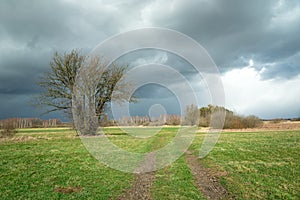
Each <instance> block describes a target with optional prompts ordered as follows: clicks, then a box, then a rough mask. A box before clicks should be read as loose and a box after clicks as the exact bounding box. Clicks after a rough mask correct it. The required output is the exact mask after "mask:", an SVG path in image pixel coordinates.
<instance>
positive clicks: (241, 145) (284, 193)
mask: <svg viewBox="0 0 300 200" xmlns="http://www.w3.org/2000/svg"><path fill="white" fill-rule="evenodd" d="M177 129H178V128H176V127H168V128H164V129H163V130H162V131H160V132H159V133H158V134H156V135H155V136H153V137H149V138H143V139H136V138H133V137H131V136H128V135H126V134H124V133H123V132H122V131H121V130H119V129H117V128H109V129H106V133H107V134H109V138H110V139H111V141H113V142H114V143H115V144H116V145H118V146H120V147H122V148H124V149H127V150H130V151H134V152H149V151H152V150H154V149H158V148H161V147H163V146H164V145H165V144H167V143H168V142H170V141H171V140H172V138H173V137H174V135H175V134H176V130H177ZM204 136H205V133H201V132H199V133H197V135H196V138H195V140H194V142H193V144H192V145H191V146H190V150H191V151H194V154H195V155H196V154H197V153H198V152H199V148H200V146H201V143H202V141H203V138H204ZM299 160H300V131H272V132H271V131H270V132H254V133H222V135H221V136H220V139H219V141H218V143H217V144H216V146H215V148H214V149H213V151H212V152H211V153H210V154H209V155H208V156H207V157H206V158H204V159H201V160H200V162H201V163H202V164H204V165H205V166H206V167H207V168H209V169H210V171H211V172H212V173H213V174H215V175H216V176H217V177H218V179H219V180H220V182H221V184H222V185H223V186H224V187H225V188H226V189H227V190H228V192H229V194H230V198H235V199H300V192H299V191H300V190H299V188H300V164H299ZM0 172H1V173H0V199H114V198H116V197H117V196H119V195H120V194H122V193H123V192H124V191H126V190H128V189H130V187H131V183H132V182H133V181H134V179H135V175H133V174H130V173H123V172H119V171H117V170H114V169H111V168H109V167H107V166H105V165H103V164H101V163H99V161H97V160H96V159H95V158H93V157H92V156H91V155H90V154H89V152H88V151H87V150H86V148H85V147H84V145H83V144H82V143H81V140H80V138H79V137H77V136H76V133H75V131H73V130H70V129H66V128H65V129H22V130H19V132H18V133H17V135H16V136H14V137H13V138H6V139H1V140H0ZM155 176H156V179H155V182H154V183H153V185H152V188H151V196H152V198H153V199H205V198H204V196H203V195H202V194H201V193H200V192H199V190H198V189H197V187H196V186H195V185H194V177H193V175H192V173H191V172H190V169H189V167H188V166H187V164H186V159H185V155H183V156H182V157H180V158H179V159H178V160H177V161H176V162H174V163H173V164H172V165H170V166H168V167H165V168H163V169H160V170H158V171H157V172H156V174H155ZM65 190H66V191H67V192H66V191H65ZM68 190H71V192H68ZM62 191H65V192H62Z"/></svg>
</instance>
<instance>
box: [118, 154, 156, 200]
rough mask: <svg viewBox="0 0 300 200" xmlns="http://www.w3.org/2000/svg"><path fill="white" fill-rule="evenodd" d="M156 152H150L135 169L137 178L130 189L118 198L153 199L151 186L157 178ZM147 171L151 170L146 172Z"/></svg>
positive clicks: (133, 199)
mask: <svg viewBox="0 0 300 200" xmlns="http://www.w3.org/2000/svg"><path fill="white" fill-rule="evenodd" d="M154 169H155V154H154V153H149V154H148V155H147V156H146V159H145V161H144V162H143V163H142V164H141V165H140V166H139V167H138V168H137V169H136V170H135V173H137V175H136V180H135V182H134V183H133V185H132V188H131V189H130V190H127V191H126V192H125V193H123V194H122V195H121V196H119V197H117V198H116V199H117V200H140V199H145V200H151V199H152V198H151V187H152V184H153V182H154V180H155V172H154V171H153V170H154ZM145 171H150V172H147V173H144V172H145Z"/></svg>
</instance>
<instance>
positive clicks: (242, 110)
mask: <svg viewBox="0 0 300 200" xmlns="http://www.w3.org/2000/svg"><path fill="white" fill-rule="evenodd" d="M261 73H262V70H261V71H256V69H255V68H253V67H250V66H247V67H244V68H241V69H233V70H231V71H228V72H226V73H225V74H223V75H222V81H223V84H224V88H225V95H226V105H227V107H228V108H230V109H232V110H234V111H235V112H237V113H239V114H245V115H249V114H254V115H258V116H259V117H262V118H276V117H299V116H300V107H299V99H300V87H299V85H300V76H296V77H294V78H293V79H290V80H286V79H268V80H262V78H261Z"/></svg>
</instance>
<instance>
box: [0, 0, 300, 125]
mask: <svg viewBox="0 0 300 200" xmlns="http://www.w3.org/2000/svg"><path fill="white" fill-rule="evenodd" d="M299 21H300V1H298V0H286V1H285V0H265V1H261V0H253V1H240V0H226V1H222V0H142V1H141V0H126V1H125V0H124V1H115V0H102V1H101V0H91V1H88V3H87V2H85V1H75V0H74V1H73V0H53V1H40V0H28V1H17V0H3V1H1V2H0V118H2V119H3V118H9V117H39V114H40V113H41V110H37V109H35V108H34V107H32V106H31V101H32V97H33V96H34V95H37V94H39V93H40V92H41V91H42V89H41V88H39V87H38V85H37V84H36V83H37V82H38V80H39V78H40V77H41V76H42V74H43V73H45V72H46V71H48V70H49V69H50V66H49V62H50V61H51V58H52V57H53V54H54V52H55V51H58V52H62V53H63V52H67V51H70V50H71V49H81V50H82V52H84V53H88V52H89V51H90V50H91V49H93V48H94V47H95V46H96V45H97V44H99V43H100V42H102V41H104V40H105V39H107V38H109V37H111V36H113V35H116V34H119V33H122V32H125V31H130V30H133V29H137V28H145V27H161V28H168V29H172V30H175V31H179V32H181V33H183V34H186V35H187V36H189V37H191V38H192V39H194V40H195V41H197V42H198V43H199V44H200V45H202V46H203V47H204V48H205V49H206V51H207V52H208V54H209V55H210V57H211V58H212V59H213V61H214V63H215V64H216V66H217V67H218V69H219V71H220V78H221V80H222V83H223V86H224V92H225V97H226V99H225V106H226V107H227V108H229V109H231V110H233V111H234V112H236V113H238V114H241V115H257V116H259V117H261V118H265V119H269V118H293V117H300V101H299V100H300V87H299V86H300V39H299V34H300V24H299ZM122 59H123V61H126V62H128V63H129V64H130V65H132V66H138V65H143V64H151V63H158V64H164V65H169V66H171V67H174V69H176V70H178V71H179V72H180V73H182V74H183V75H184V76H185V77H186V78H187V79H189V81H190V82H191V84H192V85H193V87H194V89H195V91H196V93H197V96H198V97H199V99H200V100H199V106H206V105H207V104H209V103H210V101H211V99H210V97H209V92H208V91H207V90H208V89H207V87H205V84H203V80H201V78H195V76H194V75H193V67H192V66H191V65H190V64H189V63H188V62H186V61H185V60H184V59H182V58H180V57H178V56H176V55H173V54H172V53H169V52H165V51H162V50H141V51H139V52H133V53H131V54H129V55H124V56H123V57H122V58H120V60H122ZM165 78H167V77H165ZM164 91H167V89H166V88H161V87H158V86H157V85H156V86H153V85H152V86H151V85H150V86H145V87H143V88H140V89H138V90H137V91H136V93H137V94H139V95H140V102H139V103H138V104H136V105H132V106H131V107H133V108H132V113H133V114H134V115H137V114H141V113H143V112H144V110H145V108H149V107H151V105H155V104H157V103H158V104H159V103H160V104H162V105H165V107H166V108H165V110H167V112H169V113H177V112H178V108H177V107H178V101H177V100H176V99H175V100H174V95H173V96H172V94H171V93H170V92H164ZM149 94H151V95H149ZM167 94H169V96H168V95H167ZM172 102H173V103H172ZM49 117H61V114H60V113H52V114H50V115H46V116H43V118H49Z"/></svg>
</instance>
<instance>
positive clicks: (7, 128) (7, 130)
mask: <svg viewBox="0 0 300 200" xmlns="http://www.w3.org/2000/svg"><path fill="white" fill-rule="evenodd" d="M0 129H1V130H0V137H12V136H14V135H15V134H16V133H17V130H16V128H15V125H14V123H13V121H11V120H7V121H5V122H2V124H1V125H0Z"/></svg>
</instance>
